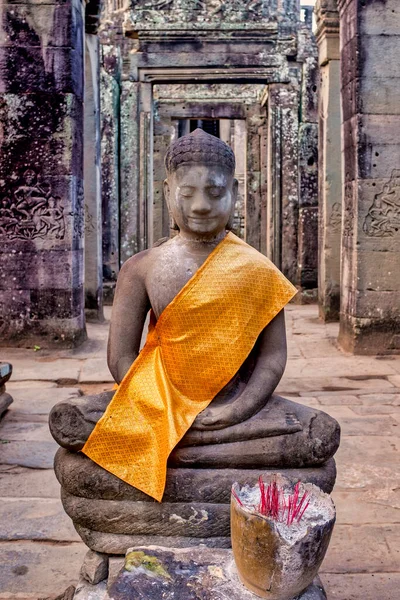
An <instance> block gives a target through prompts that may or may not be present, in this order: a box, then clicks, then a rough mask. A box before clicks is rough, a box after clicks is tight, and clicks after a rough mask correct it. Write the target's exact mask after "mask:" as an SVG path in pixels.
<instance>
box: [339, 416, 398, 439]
mask: <svg viewBox="0 0 400 600" xmlns="http://www.w3.org/2000/svg"><path fill="white" fill-rule="evenodd" d="M340 425H341V427H342V431H343V432H344V434H345V435H347V436H360V435H362V436H365V435H373V436H375V435H378V436H388V437H390V436H395V435H398V431H397V429H398V423H397V421H396V420H395V419H393V418H392V417H390V416H389V417H388V416H379V415H378V416H375V417H370V416H368V417H364V418H357V417H355V418H350V419H349V418H344V419H342V420H341V421H340Z"/></svg>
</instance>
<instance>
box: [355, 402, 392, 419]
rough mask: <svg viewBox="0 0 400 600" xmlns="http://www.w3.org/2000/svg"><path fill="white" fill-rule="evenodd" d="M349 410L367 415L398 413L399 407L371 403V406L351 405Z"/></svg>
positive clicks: (363, 415)
mask: <svg viewBox="0 0 400 600" xmlns="http://www.w3.org/2000/svg"><path fill="white" fill-rule="evenodd" d="M351 410H352V412H353V413H355V414H356V415H360V416H361V417H366V416H369V415H393V416H394V415H400V407H399V406H393V405H390V404H389V405H386V404H382V405H380V406H377V405H376V404H373V405H371V406H352V407H351Z"/></svg>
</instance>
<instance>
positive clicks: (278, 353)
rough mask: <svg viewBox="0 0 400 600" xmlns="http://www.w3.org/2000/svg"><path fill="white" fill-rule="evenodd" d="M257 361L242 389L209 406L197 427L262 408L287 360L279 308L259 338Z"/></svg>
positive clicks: (218, 424)
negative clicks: (231, 398) (232, 397)
mask: <svg viewBox="0 0 400 600" xmlns="http://www.w3.org/2000/svg"><path fill="white" fill-rule="evenodd" d="M257 343H258V354H257V360H256V365H255V368H254V371H253V373H252V374H251V377H250V379H249V381H248V383H247V385H246V387H245V388H244V390H243V392H242V393H241V394H240V395H239V396H238V397H237V398H236V399H235V400H234V401H233V402H232V403H230V404H228V405H226V406H224V407H223V408H220V409H219V410H216V409H213V407H212V406H210V407H209V408H208V409H206V410H205V411H203V412H202V413H201V414H200V415H199V416H198V417H197V419H196V421H195V423H194V427H195V428H197V429H203V428H204V429H220V428H223V427H228V426H230V425H235V424H237V423H241V422H242V421H245V420H247V419H249V418H250V417H252V416H253V415H254V414H256V413H257V412H258V411H259V410H261V409H262V408H263V407H264V406H265V404H266V403H267V401H268V399H269V398H270V396H271V395H272V394H273V392H274V390H275V388H276V387H277V385H278V383H279V381H280V380H281V378H282V375H283V373H284V370H285V366H286V360H287V346H286V328H285V315H284V311H283V310H282V311H281V312H280V313H279V314H278V315H277V316H276V317H275V318H274V319H273V320H272V321H271V322H270V323H269V324H268V325H267V326H266V327H265V329H264V330H263V331H262V332H261V334H260V336H259V338H258V342H257Z"/></svg>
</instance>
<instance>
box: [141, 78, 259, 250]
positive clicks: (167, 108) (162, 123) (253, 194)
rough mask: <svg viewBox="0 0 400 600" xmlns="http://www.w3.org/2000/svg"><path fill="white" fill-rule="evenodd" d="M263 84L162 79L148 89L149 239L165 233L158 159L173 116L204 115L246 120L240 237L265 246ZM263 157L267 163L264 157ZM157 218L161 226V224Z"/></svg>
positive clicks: (168, 137) (160, 160)
mask: <svg viewBox="0 0 400 600" xmlns="http://www.w3.org/2000/svg"><path fill="white" fill-rule="evenodd" d="M263 88H264V86H262V85H260V84H258V85H256V84H255V85H249V84H232V83H231V84H210V85H207V84H172V85H171V84H169V85H162V84H161V85H157V86H155V87H154V88H153V91H154V100H153V101H154V109H155V110H154V125H155V130H154V142H155V147H154V153H153V156H154V186H153V189H154V200H153V216H154V220H153V233H154V239H157V238H158V237H162V236H163V235H164V236H165V235H168V233H169V231H168V229H169V221H168V213H167V209H166V206H165V202H164V198H163V189H162V181H163V179H164V178H165V169H164V164H163V158H164V156H165V153H166V150H167V147H168V144H169V142H170V141H171V139H172V137H173V136H174V134H175V131H174V121H176V120H178V119H206V118H208V119H210V118H212V119H230V120H241V121H244V122H245V124H246V125H245V126H246V132H247V135H246V150H245V161H246V163H245V169H246V206H245V239H246V241H247V242H248V243H250V244H251V245H252V246H254V247H256V248H257V249H259V250H261V249H263V250H265V247H266V244H265V239H266V235H265V232H266V201H265V198H266V174H267V171H266V168H264V169H262V168H261V164H262V161H263V157H262V155H263V154H266V148H267V135H266V130H267V124H266V117H267V114H266V110H265V108H264V107H263V106H262V105H261V102H260V100H261V95H262V91H263ZM171 134H172V136H171ZM175 135H176V134H175ZM263 149H264V150H265V151H264V153H263ZM264 162H265V163H266V156H265V157H264ZM160 217H161V218H160ZM161 223H162V227H160V224H161ZM263 241H264V243H263Z"/></svg>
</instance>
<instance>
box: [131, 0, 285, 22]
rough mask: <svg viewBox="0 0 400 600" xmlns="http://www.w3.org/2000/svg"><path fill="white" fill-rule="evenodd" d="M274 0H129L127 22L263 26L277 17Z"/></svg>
mask: <svg viewBox="0 0 400 600" xmlns="http://www.w3.org/2000/svg"><path fill="white" fill-rule="evenodd" d="M277 12H278V10H277V2H276V0H275V1H274V0H131V10H130V15H129V17H130V22H131V24H132V25H136V26H137V28H138V29H141V28H142V29H148V28H150V27H151V26H152V28H153V29H158V28H161V27H162V26H164V25H166V24H175V25H177V26H178V25H179V29H188V28H193V27H196V28H207V26H208V27H209V26H210V25H211V24H215V22H220V23H221V25H223V27H226V28H232V26H233V27H235V26H236V27H238V28H239V27H241V28H243V27H244V28H247V27H252V28H254V27H257V28H261V27H265V26H268V25H271V22H274V21H276V17H277Z"/></svg>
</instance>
